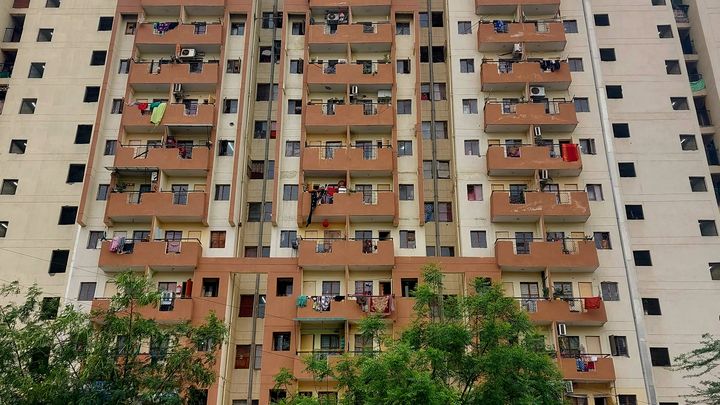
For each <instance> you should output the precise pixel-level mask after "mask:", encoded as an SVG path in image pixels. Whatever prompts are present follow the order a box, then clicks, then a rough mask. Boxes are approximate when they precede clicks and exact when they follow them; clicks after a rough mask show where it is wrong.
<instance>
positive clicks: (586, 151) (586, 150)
mask: <svg viewBox="0 0 720 405" xmlns="http://www.w3.org/2000/svg"><path fill="white" fill-rule="evenodd" d="M579 145H580V152H581V153H582V154H583V155H595V154H597V150H596V149H595V139H591V138H590V139H588V138H585V139H580V140H579Z"/></svg>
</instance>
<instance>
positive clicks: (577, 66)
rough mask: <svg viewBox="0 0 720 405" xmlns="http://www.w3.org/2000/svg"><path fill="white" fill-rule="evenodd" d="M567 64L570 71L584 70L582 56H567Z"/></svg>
mask: <svg viewBox="0 0 720 405" xmlns="http://www.w3.org/2000/svg"><path fill="white" fill-rule="evenodd" d="M568 66H569V67H570V71H571V72H584V71H585V66H583V60H582V58H568Z"/></svg>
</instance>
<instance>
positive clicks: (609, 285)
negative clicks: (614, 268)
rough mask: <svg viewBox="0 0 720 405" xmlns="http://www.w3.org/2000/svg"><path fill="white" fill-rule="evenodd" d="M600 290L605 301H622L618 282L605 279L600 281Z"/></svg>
mask: <svg viewBox="0 0 720 405" xmlns="http://www.w3.org/2000/svg"><path fill="white" fill-rule="evenodd" d="M600 291H601V292H602V299H603V301H620V292H619V290H618V283H616V282H613V281H603V282H601V283H600Z"/></svg>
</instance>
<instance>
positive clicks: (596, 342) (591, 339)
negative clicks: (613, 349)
mask: <svg viewBox="0 0 720 405" xmlns="http://www.w3.org/2000/svg"><path fill="white" fill-rule="evenodd" d="M585 349H586V351H587V352H588V353H589V354H600V353H602V348H601V347H600V336H586V337H585Z"/></svg>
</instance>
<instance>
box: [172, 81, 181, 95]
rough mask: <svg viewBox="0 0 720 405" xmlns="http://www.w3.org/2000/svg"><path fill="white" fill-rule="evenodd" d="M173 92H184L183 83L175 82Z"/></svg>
mask: <svg viewBox="0 0 720 405" xmlns="http://www.w3.org/2000/svg"><path fill="white" fill-rule="evenodd" d="M173 93H174V94H180V93H182V83H175V84H173Z"/></svg>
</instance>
